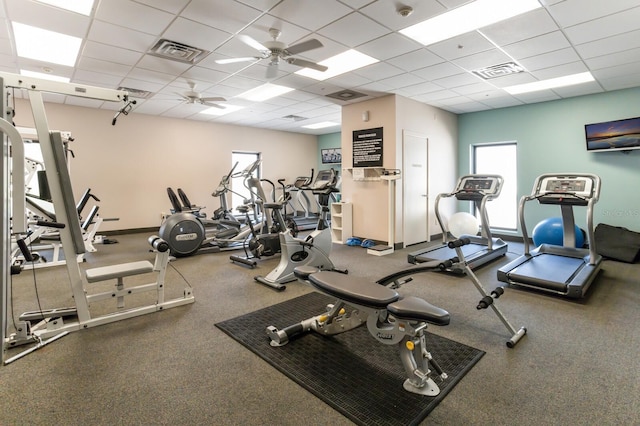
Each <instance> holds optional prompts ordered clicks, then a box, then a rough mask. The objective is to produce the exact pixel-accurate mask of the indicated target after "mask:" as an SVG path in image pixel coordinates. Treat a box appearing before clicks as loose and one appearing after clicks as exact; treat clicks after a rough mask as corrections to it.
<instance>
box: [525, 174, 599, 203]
mask: <svg viewBox="0 0 640 426" xmlns="http://www.w3.org/2000/svg"><path fill="white" fill-rule="evenodd" d="M593 190H594V188H593V181H592V180H591V179H590V178H589V177H586V176H547V177H545V178H543V179H542V181H541V182H540V184H539V185H538V187H537V194H535V196H536V198H538V201H539V202H540V203H542V204H574V205H585V204H587V202H588V201H589V199H590V198H592V197H593Z"/></svg>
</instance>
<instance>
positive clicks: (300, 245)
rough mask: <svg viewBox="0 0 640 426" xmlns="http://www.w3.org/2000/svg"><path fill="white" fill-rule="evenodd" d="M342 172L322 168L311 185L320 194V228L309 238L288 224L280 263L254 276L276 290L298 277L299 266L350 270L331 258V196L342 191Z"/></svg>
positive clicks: (284, 233)
mask: <svg viewBox="0 0 640 426" xmlns="http://www.w3.org/2000/svg"><path fill="white" fill-rule="evenodd" d="M338 182H339V180H338V174H337V172H336V171H335V170H333V169H330V170H321V171H319V172H318V175H317V176H316V179H315V181H314V182H313V184H312V185H311V186H310V189H311V191H312V192H313V194H314V195H316V196H317V197H318V200H319V202H320V206H321V210H322V211H321V216H320V218H319V219H318V223H317V225H316V229H315V230H314V231H313V232H311V233H310V234H309V235H308V236H307V237H306V238H295V236H294V235H293V234H292V232H291V229H289V228H287V229H286V230H285V231H284V232H281V233H280V252H281V254H280V263H279V264H278V266H276V268H275V269H274V270H273V271H271V272H270V273H269V274H267V276H265V277H263V276H260V275H258V276H256V277H254V279H255V280H256V281H257V282H259V283H261V284H264V285H267V286H269V287H272V288H274V289H276V290H284V289H285V288H286V286H285V285H284V284H285V283H288V282H290V281H294V280H296V277H295V275H294V273H293V272H294V269H295V268H297V267H298V266H312V267H315V268H317V269H319V270H332V271H337V272H343V273H345V274H346V273H347V271H346V270H338V269H336V268H335V267H334V265H333V262H331V259H330V258H329V255H330V254H331V246H332V243H331V229H330V228H329V224H328V221H327V216H328V213H329V197H330V196H331V193H333V192H338V189H337V186H338ZM274 212H275V214H276V215H279V216H280V218H279V219H278V220H283V218H282V209H281V208H278V209H275V210H274Z"/></svg>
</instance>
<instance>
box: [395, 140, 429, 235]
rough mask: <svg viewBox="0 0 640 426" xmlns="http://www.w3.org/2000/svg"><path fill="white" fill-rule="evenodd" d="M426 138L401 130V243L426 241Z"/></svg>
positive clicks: (427, 215) (427, 196)
mask: <svg viewBox="0 0 640 426" xmlns="http://www.w3.org/2000/svg"><path fill="white" fill-rule="evenodd" d="M427 164H428V139H427V137H426V136H424V135H420V134H418V133H413V132H410V131H407V130H405V131H403V133H402V170H403V176H402V188H403V190H402V193H403V208H402V211H403V223H402V229H403V242H404V245H405V246H408V245H411V244H417V243H421V242H423V241H429V238H430V237H429V214H428V212H429V209H428V208H429V194H428V187H429V186H428V170H427Z"/></svg>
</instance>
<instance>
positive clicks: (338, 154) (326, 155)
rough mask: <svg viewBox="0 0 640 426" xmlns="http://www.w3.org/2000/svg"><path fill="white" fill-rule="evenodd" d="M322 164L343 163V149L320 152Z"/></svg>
mask: <svg viewBox="0 0 640 426" xmlns="http://www.w3.org/2000/svg"><path fill="white" fill-rule="evenodd" d="M320 155H322V164H335V163H342V148H330V149H322V150H320Z"/></svg>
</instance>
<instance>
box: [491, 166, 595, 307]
mask: <svg viewBox="0 0 640 426" xmlns="http://www.w3.org/2000/svg"><path fill="white" fill-rule="evenodd" d="M599 197H600V178H599V177H598V176H596V175H593V174H586V173H585V174H544V175H541V176H539V177H538V178H537V179H536V181H535V183H534V185H533V191H532V192H531V195H528V196H524V197H522V198H521V199H520V204H519V206H518V216H519V217H520V226H521V228H522V238H523V239H524V254H523V255H522V256H520V257H519V258H517V259H515V260H513V261H512V262H510V263H508V264H507V265H505V266H503V267H501V268H500V269H499V270H498V280H499V281H502V282H506V283H509V284H513V285H516V286H522V287H529V288H534V289H537V290H542V291H545V292H549V293H554V294H558V295H561V296H565V297H569V298H574V299H577V298H581V297H583V296H584V295H585V293H586V292H587V290H588V289H589V286H590V285H591V283H592V282H593V280H594V279H595V278H596V276H597V275H598V272H599V270H600V266H601V263H602V256H600V255H598V254H596V247H595V238H594V229H593V205H594V204H595V203H597V202H598V198H599ZM534 200H537V201H538V202H539V203H540V204H554V205H559V206H560V210H561V212H562V229H563V245H562V246H558V245H553V244H541V245H540V246H538V247H537V248H535V249H533V250H531V251H529V235H528V233H527V228H526V225H525V222H524V207H525V203H526V202H528V201H534ZM574 206H586V208H587V238H588V243H589V248H588V249H585V248H576V247H575V241H576V236H575V222H574V216H573V207H574Z"/></svg>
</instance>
